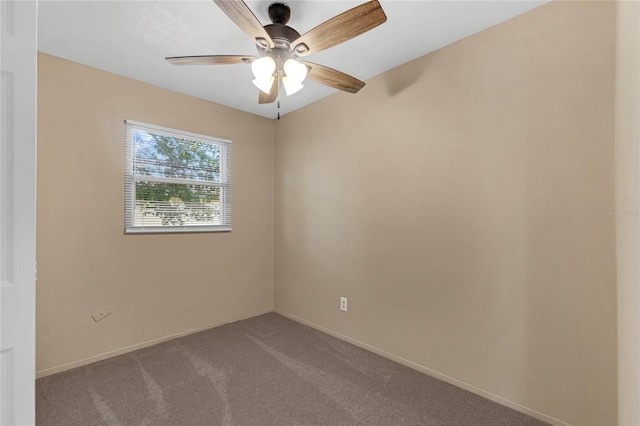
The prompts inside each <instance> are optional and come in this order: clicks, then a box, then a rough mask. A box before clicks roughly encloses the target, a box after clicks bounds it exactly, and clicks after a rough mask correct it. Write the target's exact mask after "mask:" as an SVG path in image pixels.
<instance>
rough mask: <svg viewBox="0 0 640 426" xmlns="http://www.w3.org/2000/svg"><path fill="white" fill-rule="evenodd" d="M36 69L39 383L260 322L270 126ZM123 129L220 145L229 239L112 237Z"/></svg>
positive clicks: (83, 74) (269, 274) (64, 68)
mask: <svg viewBox="0 0 640 426" xmlns="http://www.w3.org/2000/svg"><path fill="white" fill-rule="evenodd" d="M38 60H39V63H38V221H37V227H38V231H37V257H38V286H37V348H38V354H37V369H38V370H39V372H40V375H42V374H47V373H51V372H54V371H57V370H59V369H63V368H67V367H69V365H67V366H65V364H68V363H72V366H73V365H77V364H81V363H83V362H85V361H83V360H86V359H87V358H89V360H95V359H96V357H98V358H99V357H100V354H103V353H113V351H119V350H123V349H124V348H129V347H131V346H135V345H140V344H144V343H145V342H148V341H155V340H157V339H162V338H164V337H167V336H171V335H174V334H176V333H184V332H188V331H189V330H193V329H197V328H201V327H207V326H211V325H214V324H219V323H222V322H227V321H231V320H236V319H239V318H244V317H250V316H253V315H257V314H260V313H263V312H268V311H270V310H272V308H273V132H274V127H273V126H274V122H273V121H272V120H268V119H265V118H261V117H257V116H254V115H251V114H247V113H244V112H240V111H237V110H233V109H230V108H226V107H223V106H220V105H216V104H213V103H210V102H206V101H202V100H198V99H195V98H191V97H188V96H185V95H180V94H177V93H173V92H169V91H166V90H163V89H159V88H157V87H154V86H150V85H148V84H143V83H140V82H138V81H134V80H130V79H127V78H123V77H119V76H116V75H114V74H110V73H107V72H103V71H98V70H96V69H93V68H89V67H86V66H83V65H79V64H76V63H73V62H69V61H65V60H62V59H59V58H55V57H53V56H48V55H44V54H40V55H39V58H38ZM125 119H133V120H137V121H142V122H146V123H151V124H156V125H160V126H165V127H170V128H175V129H180V130H186V131H190V132H195V133H201V134H206V135H212V136H218V137H221V138H225V139H231V140H232V141H233V148H232V149H233V151H232V152H233V154H232V155H233V160H232V170H233V187H232V191H233V231H232V232H230V233H201V234H184V235H180V234H165V235H160V234H158V235H124V234H123V230H124V218H123V215H124V126H123V121H124V120H125ZM103 308H109V309H110V310H112V311H113V313H112V314H111V315H110V316H108V317H106V318H105V319H104V320H102V321H101V322H99V323H95V322H94V321H93V320H92V319H91V317H90V315H91V314H92V313H93V312H95V311H96V310H100V309H103ZM61 366H62V367H61Z"/></svg>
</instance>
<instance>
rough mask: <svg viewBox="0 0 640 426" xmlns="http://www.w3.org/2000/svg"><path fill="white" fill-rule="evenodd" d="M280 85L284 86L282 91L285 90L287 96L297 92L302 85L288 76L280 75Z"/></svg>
mask: <svg viewBox="0 0 640 426" xmlns="http://www.w3.org/2000/svg"><path fill="white" fill-rule="evenodd" d="M282 85H283V86H284V91H285V92H287V96H291V95H293V94H294V93H297V92H299V91H300V89H302V88H303V87H304V85H303V84H302V83H300V82H298V81H293V80H292V79H291V77H289V76H285V77H282Z"/></svg>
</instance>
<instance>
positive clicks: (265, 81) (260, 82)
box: [253, 76, 275, 95]
mask: <svg viewBox="0 0 640 426" xmlns="http://www.w3.org/2000/svg"><path fill="white" fill-rule="evenodd" d="M274 80H275V78H274V77H273V76H270V77H267V78H256V79H255V80H253V84H255V86H256V87H257V88H258V89H260V90H262V91H263V92H264V93H266V94H267V95H268V94H269V93H270V92H271V87H272V86H273V81H274Z"/></svg>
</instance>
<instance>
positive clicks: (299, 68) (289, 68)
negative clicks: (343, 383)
mask: <svg viewBox="0 0 640 426" xmlns="http://www.w3.org/2000/svg"><path fill="white" fill-rule="evenodd" d="M284 73H285V74H286V75H287V77H289V79H290V80H291V81H293V82H296V83H302V82H303V81H304V79H305V78H307V67H306V66H305V65H303V64H301V63H300V62H298V61H296V60H295V59H287V61H286V62H285V63H284Z"/></svg>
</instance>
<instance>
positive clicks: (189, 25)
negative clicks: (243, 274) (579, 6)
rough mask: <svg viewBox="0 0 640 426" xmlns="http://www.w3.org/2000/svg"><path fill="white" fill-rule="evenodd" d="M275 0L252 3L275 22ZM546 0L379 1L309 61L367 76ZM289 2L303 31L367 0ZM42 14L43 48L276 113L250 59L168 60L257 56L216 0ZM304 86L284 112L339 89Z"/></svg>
mask: <svg viewBox="0 0 640 426" xmlns="http://www.w3.org/2000/svg"><path fill="white" fill-rule="evenodd" d="M274 1H275V0H267V1H264V0H249V1H246V3H247V5H248V6H249V7H250V8H251V10H252V11H253V13H254V14H255V15H256V16H257V17H258V19H259V20H260V21H261V22H262V24H263V25H266V24H268V23H270V21H269V18H268V16H267V7H268V6H269V5H270V4H271V3H273V2H274ZM547 1H548V0H539V1H520V0H511V1H486V0H473V1H418V0H414V1H405V0H386V1H385V0H380V4H381V5H382V8H383V9H384V11H385V13H386V15H387V18H388V20H387V22H386V23H384V24H382V25H381V26H379V27H377V28H374V29H373V30H371V31H369V32H368V33H365V34H363V35H360V36H359V37H357V38H355V39H352V40H350V41H348V42H346V43H343V44H341V45H338V46H335V47H333V48H331V49H328V50H325V51H323V52H320V53H317V54H314V55H310V56H308V57H305V60H309V61H311V62H316V63H319V64H322V65H326V66H328V67H331V68H335V69H337V70H340V71H343V72H346V73H347V74H351V75H353V76H354V77H357V78H359V79H361V80H364V81H366V80H367V79H369V78H371V77H373V76H376V75H378V74H381V73H383V72H385V71H387V70H389V69H391V68H394V67H397V66H398V65H401V64H403V63H406V62H408V61H410V60H412V59H415V58H417V57H420V56H422V55H425V54H427V53H429V52H432V51H434V50H436V49H439V48H441V47H443V46H446V45H448V44H451V43H453V42H455V41H457V40H460V39H462V38H464V37H467V36H469V35H471V34H474V33H477V32H479V31H482V30H483V29H485V28H488V27H491V26H493V25H496V24H498V23H500V22H503V21H506V20H508V19H510V18H512V17H514V16H516V15H519V14H521V13H524V12H527V11H529V10H531V9H533V8H535V7H538V6H540V5H542V4H544V3H546V2H547ZM287 3H288V4H289V6H290V7H291V20H290V21H289V23H288V25H289V26H291V27H293V28H295V29H296V30H297V31H298V32H299V33H300V34H304V33H305V32H307V31H309V30H310V29H312V28H313V27H315V26H316V25H318V24H320V23H322V22H324V21H325V20H327V19H330V18H332V17H333V16H335V15H337V14H339V13H341V12H344V11H346V10H348V9H350V8H352V7H355V6H357V5H358V4H361V3H364V0H362V1H326V0H325V1H319V0H315V1H309V0H289V1H287ZM38 21H39V22H38V50H40V51H42V52H45V53H49V54H51V55H55V56H59V57H62V58H65V59H69V60H72V61H75V62H79V63H81V64H85V65H89V66H92V67H95V68H99V69H102V70H106V71H110V72H113V73H116V74H120V75H123V76H126V77H130V78H133V79H136V80H141V81H144V82H147V83H150V84H153V85H156V86H160V87H163V88H166V89H169V90H173V91H176V92H181V93H186V94H188V95H192V96H195V97H198V98H202V99H207V100H210V101H213V102H217V103H220V104H223V105H227V106H230V107H233V108H237V109H240V110H243V111H247V112H251V113H254V114H258V115H262V116H265V117H269V118H274V117H276V115H277V112H278V110H277V106H276V104H275V103H274V104H269V105H259V104H258V90H257V89H256V88H255V87H254V86H253V84H252V83H251V80H252V79H253V76H252V74H251V67H250V66H248V65H245V64H239V65H218V66H206V65H203V66H200V65H195V66H175V65H171V64H169V63H167V62H166V61H165V60H164V58H165V57H166V56H186V55H233V54H237V55H254V54H256V48H255V45H254V43H253V42H252V41H251V40H250V39H249V38H248V37H247V36H246V35H245V34H244V33H243V32H242V31H241V30H240V29H238V28H237V27H236V26H235V25H234V24H233V23H232V22H231V20H230V19H229V18H228V17H227V16H226V15H225V14H224V13H222V11H221V10H220V9H219V8H218V7H217V6H216V5H215V3H213V1H211V0H198V1H185V0H174V1H149V0H147V1H130V0H129V1H113V0H111V1H77V0H76V1H58V0H44V1H43V0H41V1H40V5H39V14H38ZM541 30H543V29H541ZM304 84H305V88H304V89H303V90H301V91H300V92H298V93H296V94H294V95H292V96H290V97H287V96H284V94H281V95H280V114H281V115H283V114H286V113H288V112H291V111H294V110H296V109H298V108H301V107H303V106H305V105H308V104H310V103H312V102H315V101H317V100H319V99H322V98H324V97H325V96H328V95H330V94H332V93H335V92H336V90H334V89H331V88H329V87H326V86H323V85H321V84H318V83H316V82H314V81H311V80H309V79H307V80H306V81H305V83H304ZM362 90H367V88H366V86H365V87H364V88H363V89H362ZM350 96H358V95H357V94H355V95H350Z"/></svg>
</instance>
